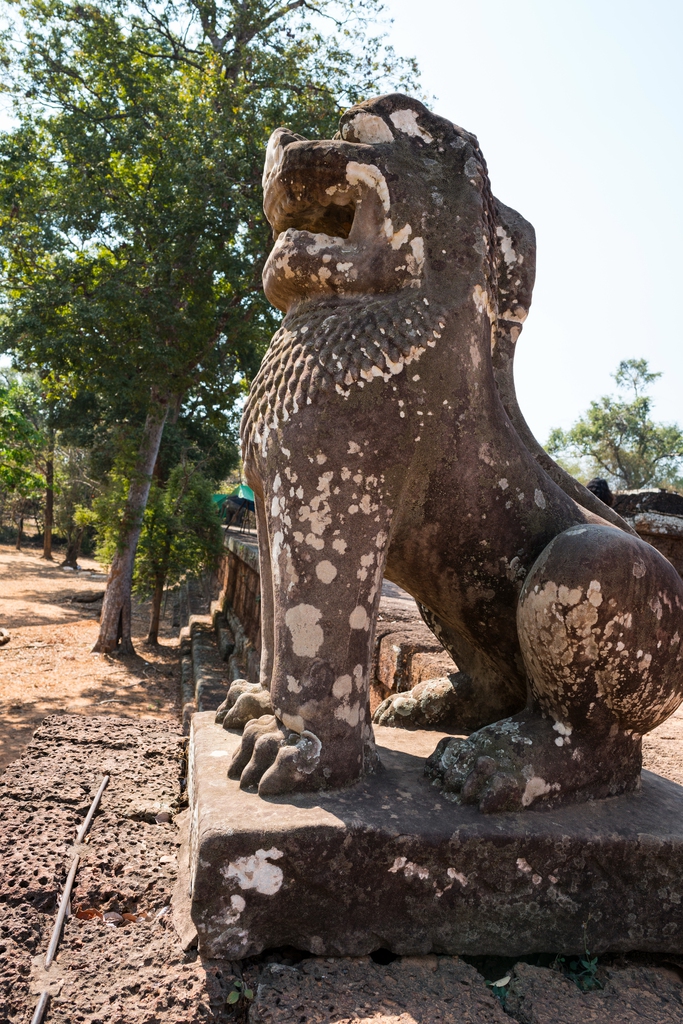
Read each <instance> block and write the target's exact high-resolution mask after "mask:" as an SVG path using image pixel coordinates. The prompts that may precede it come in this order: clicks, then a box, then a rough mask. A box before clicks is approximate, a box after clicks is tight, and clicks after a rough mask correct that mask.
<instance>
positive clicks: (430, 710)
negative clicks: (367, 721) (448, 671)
mask: <svg viewBox="0 0 683 1024" xmlns="http://www.w3.org/2000/svg"><path fill="white" fill-rule="evenodd" d="M457 703H458V701H457V695H456V692H455V689H454V687H453V683H452V682H451V680H450V678H449V677H448V676H444V677H443V678H441V679H427V680H425V682H423V683H418V684H417V686H414V687H413V689H412V690H408V691H407V692H405V693H393V694H392V695H391V696H390V697H387V699H386V700H384V701H382V703H381V704H380V705H379V707H378V708H377V710H376V711H375V714H374V715H373V719H372V720H373V722H374V723H375V725H386V726H389V727H390V728H393V729H424V728H428V727H429V726H434V725H439V724H441V723H443V722H446V721H448V720H449V719H451V718H452V717H453V713H454V712H455V711H456V709H457Z"/></svg>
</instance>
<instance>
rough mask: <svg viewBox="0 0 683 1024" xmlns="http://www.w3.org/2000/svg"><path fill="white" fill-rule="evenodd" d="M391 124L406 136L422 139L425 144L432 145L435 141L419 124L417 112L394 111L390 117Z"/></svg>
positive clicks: (408, 110) (407, 110)
mask: <svg viewBox="0 0 683 1024" xmlns="http://www.w3.org/2000/svg"><path fill="white" fill-rule="evenodd" d="M389 117H390V118H391V123H392V124H393V125H394V126H395V127H396V128H398V130H399V131H400V132H403V134H404V135H411V136H412V137H413V138H416V139H422V141H423V142H426V143H430V142H433V141H434V136H433V135H430V133H429V132H428V131H426V130H425V129H424V128H421V127H420V125H419V124H418V123H417V111H416V110H410V109H409V108H408V109H406V110H393V111H392V112H391V114H390V115H389Z"/></svg>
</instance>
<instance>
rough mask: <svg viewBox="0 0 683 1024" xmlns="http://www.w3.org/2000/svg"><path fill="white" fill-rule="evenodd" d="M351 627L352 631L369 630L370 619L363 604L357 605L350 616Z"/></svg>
mask: <svg viewBox="0 0 683 1024" xmlns="http://www.w3.org/2000/svg"><path fill="white" fill-rule="evenodd" d="M349 626H350V627H351V629H369V628H370V619H369V617H368V613H367V611H366V610H365V608H364V607H363V605H362V604H359V605H356V607H355V608H354V609H353V611H352V612H351V614H350V615H349Z"/></svg>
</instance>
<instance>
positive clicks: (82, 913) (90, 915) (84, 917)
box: [75, 907, 104, 921]
mask: <svg viewBox="0 0 683 1024" xmlns="http://www.w3.org/2000/svg"><path fill="white" fill-rule="evenodd" d="M75 916H76V917H79V918H80V919H81V921H92V920H93V919H94V918H96V917H97V918H99V920H100V921H101V920H102V918H103V916H104V915H103V914H102V911H101V910H95V908H94V907H79V908H78V910H77V911H76V914H75Z"/></svg>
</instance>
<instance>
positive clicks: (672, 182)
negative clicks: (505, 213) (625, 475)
mask: <svg viewBox="0 0 683 1024" xmlns="http://www.w3.org/2000/svg"><path fill="white" fill-rule="evenodd" d="M385 10H386V13H387V14H388V15H389V16H390V17H392V18H393V19H394V23H393V25H392V26H391V29H390V39H391V41H392V43H393V44H394V46H395V47H396V50H397V51H398V52H399V53H403V54H411V55H414V56H416V57H417V59H418V61H419V64H420V67H421V69H422V75H423V84H424V87H425V91H426V92H427V93H428V94H429V95H432V94H434V95H435V96H436V100H435V101H434V102H432V103H431V104H430V106H431V107H432V109H433V110H435V111H436V113H439V114H442V115H443V116H445V117H448V118H450V120H452V121H455V122H456V124H459V125H461V126H462V127H463V128H466V129H467V130H468V131H472V132H474V133H475V135H477V136H478V138H479V141H480V143H481V146H482V150H483V152H484V156H485V157H486V160H487V163H488V166H489V174H490V178H491V182H492V185H493V190H494V193H495V194H496V196H498V198H499V199H500V200H501V201H502V202H504V203H506V204H507V205H508V206H512V207H514V208H515V209H517V210H519V212H520V213H521V214H522V215H523V216H524V217H526V218H527V220H530V221H531V223H532V224H533V225H534V227H535V229H536V234H537V243H538V271H537V278H536V287H535V291H534V302H533V305H532V307H531V313H530V314H529V319H528V320H527V323H526V325H525V327H524V331H523V332H522V336H521V338H520V341H519V342H518V354H517V360H516V380H517V391H518V395H519V399H520V404H521V406H522V409H523V411H524V414H525V416H526V418H527V420H528V422H529V425H530V426H531V428H532V430H533V431H534V433H535V434H536V436H537V437H538V438H539V440H540V441H542V442H543V441H545V440H546V438H547V435H548V433H549V431H550V429H551V428H552V427H554V426H562V427H568V426H570V424H571V423H572V422H573V421H574V420H575V419H576V418H577V416H579V415H580V414H581V413H582V412H583V411H584V410H585V409H586V407H587V405H588V403H589V401H590V400H591V399H592V398H597V397H599V396H600V395H602V394H605V393H609V392H611V391H613V389H614V382H613V381H612V380H611V378H610V373H612V372H613V371H614V370H615V369H616V366H617V364H618V362H619V360H620V359H625V358H631V357H633V358H641V357H644V358H646V359H648V360H649V361H650V368H651V369H652V370H661V371H663V372H664V377H663V378H662V380H660V381H659V382H658V383H657V384H656V385H655V388H654V391H653V394H654V396H655V406H654V415H655V418H656V419H660V420H664V421H667V422H676V421H677V422H683V409H682V408H681V402H680V395H681V382H682V381H683V344H682V342H683V327H682V325H681V318H680V316H679V315H678V314H677V313H676V311H675V310H673V311H672V303H675V302H676V301H677V296H679V295H680V291H681V281H680V279H681V273H682V271H683V257H682V255H681V252H682V246H683V199H682V198H681V188H680V184H681V181H682V180H683V113H682V110H683V55H682V54H681V46H682V44H683V3H681V2H680V0H647V2H646V0H640V2H637V0H468V2H467V3H464V2H462V0H419V2H418V0H386V5H385Z"/></svg>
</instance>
